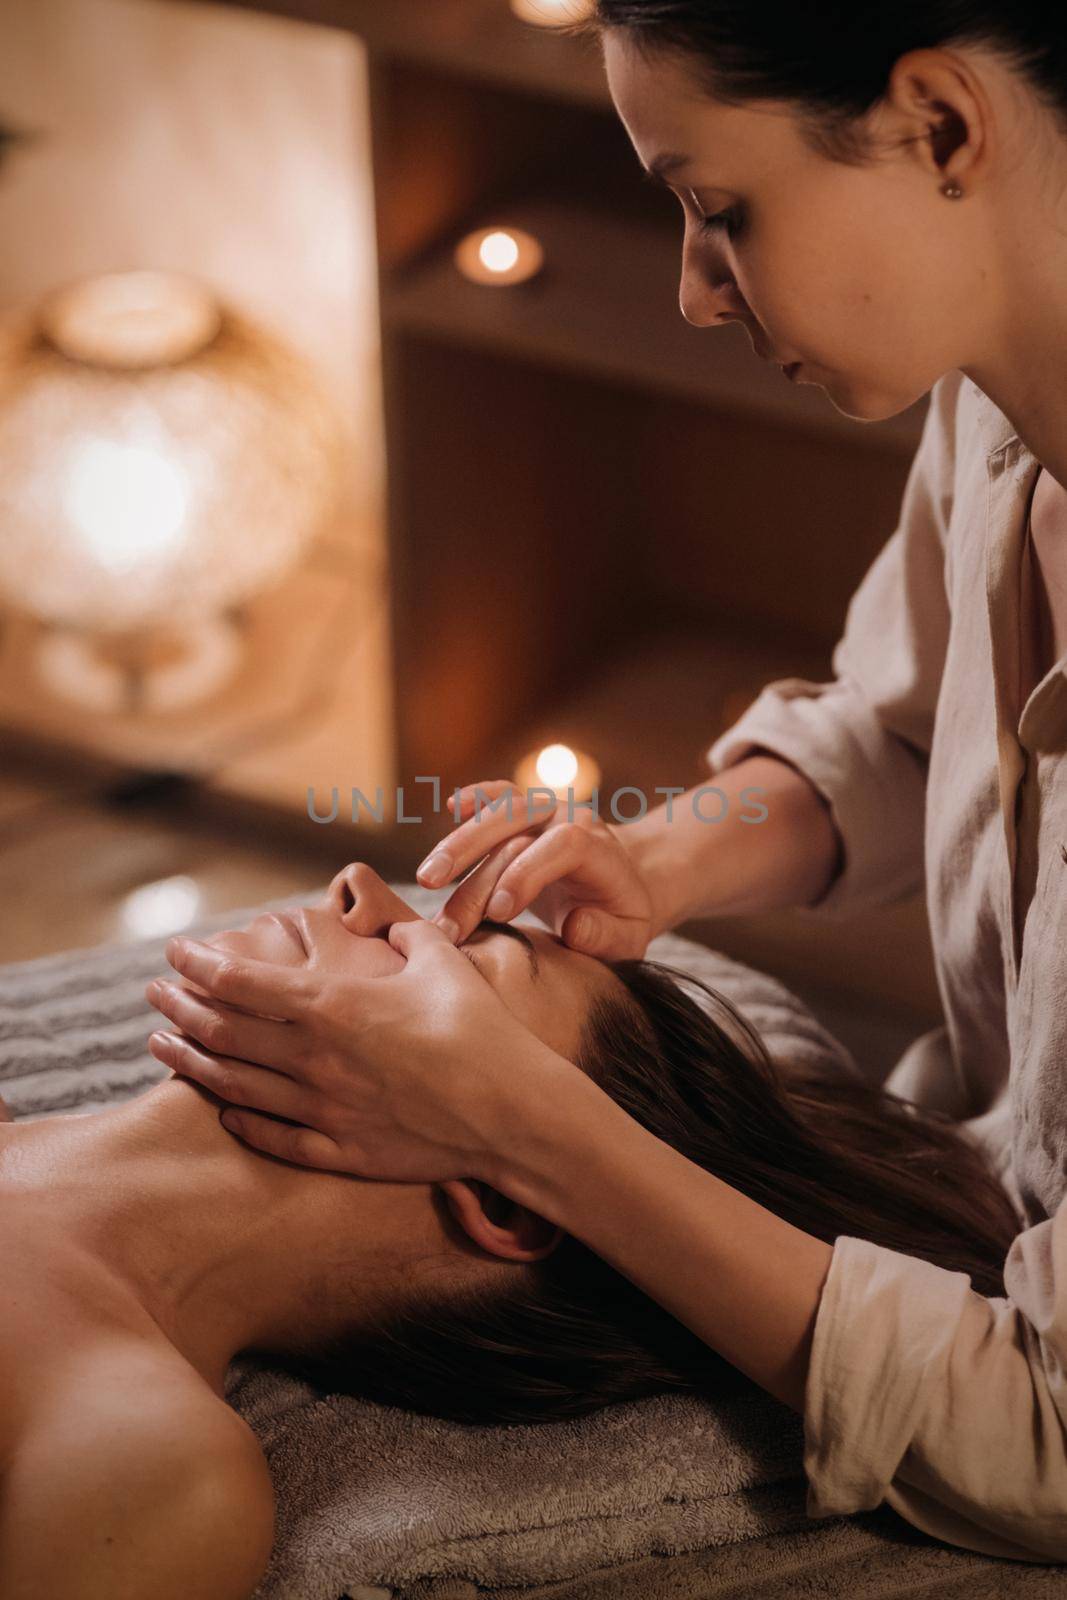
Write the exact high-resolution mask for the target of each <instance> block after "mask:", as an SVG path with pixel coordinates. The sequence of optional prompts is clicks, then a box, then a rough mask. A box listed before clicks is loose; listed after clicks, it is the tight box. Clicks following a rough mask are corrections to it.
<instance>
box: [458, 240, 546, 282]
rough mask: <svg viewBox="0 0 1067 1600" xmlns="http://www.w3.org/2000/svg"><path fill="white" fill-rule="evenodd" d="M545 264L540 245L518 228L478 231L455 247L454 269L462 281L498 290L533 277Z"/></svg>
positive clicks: (543, 253)
mask: <svg viewBox="0 0 1067 1600" xmlns="http://www.w3.org/2000/svg"><path fill="white" fill-rule="evenodd" d="M544 260H545V252H544V251H543V250H542V248H541V246H540V244H539V243H538V242H537V240H536V239H535V238H534V237H533V235H532V234H530V233H524V232H523V231H522V229H521V228H479V229H478V231H477V232H476V233H468V235H467V237H466V238H465V239H461V240H460V242H459V244H458V245H457V246H456V266H457V267H458V268H459V270H460V272H462V274H463V276H464V277H465V278H469V279H470V280H471V282H472V283H487V284H494V285H497V286H499V287H501V288H504V287H507V286H509V285H510V284H514V283H525V282H526V281H527V279H528V278H533V277H536V275H537V273H539V272H540V270H541V268H542V266H543V265H544Z"/></svg>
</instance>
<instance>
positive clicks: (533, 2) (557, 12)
mask: <svg viewBox="0 0 1067 1600" xmlns="http://www.w3.org/2000/svg"><path fill="white" fill-rule="evenodd" d="M511 9H512V11H514V13H515V15H516V16H517V17H519V18H521V20H522V21H523V22H532V23H533V24H534V26H535V27H538V28H561V27H563V26H564V25H565V24H566V23H568V22H584V21H585V19H586V17H591V16H592V14H593V12H594V11H595V10H596V0H511Z"/></svg>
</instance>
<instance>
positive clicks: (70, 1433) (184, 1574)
mask: <svg viewBox="0 0 1067 1600" xmlns="http://www.w3.org/2000/svg"><path fill="white" fill-rule="evenodd" d="M15 1139H16V1134H15V1130H14V1129H11V1128H6V1127H5V1128H3V1129H2V1130H0V1168H3V1167H4V1165H5V1162H4V1160H3V1158H4V1157H5V1156H6V1158H7V1171H8V1181H7V1182H5V1181H4V1179H3V1176H2V1173H0V1262H3V1270H2V1272H0V1594H2V1595H3V1597H4V1600H43V1597H44V1596H52V1595H56V1596H58V1595H62V1596H63V1597H64V1600H135V1597H136V1600H145V1597H147V1596H149V1595H151V1596H152V1600H172V1597H173V1600H191V1597H192V1596H194V1595H195V1596H196V1597H197V1600H247V1597H248V1596H249V1595H250V1594H251V1593H252V1591H253V1589H254V1588H255V1587H256V1584H257V1583H258V1581H259V1579H260V1577H261V1575H262V1573H263V1570H264V1568H265V1567H266V1564H267V1560H268V1558H269V1555H270V1548H271V1542H272V1538H273V1515H274V1502H273V1494H272V1492H271V1486H270V1478H269V1474H268V1472H267V1465H266V1461H265V1460H264V1457H263V1453H262V1451H261V1450H260V1448H259V1445H258V1444H257V1442H256V1439H255V1436H254V1435H253V1434H252V1432H251V1430H250V1429H249V1428H248V1426H247V1425H246V1424H245V1423H244V1422H243V1421H242V1420H241V1418H240V1417H238V1416H237V1414H236V1412H234V1411H232V1410H231V1409H230V1407H229V1406H227V1405H226V1403H225V1401H224V1400H222V1399H221V1398H220V1397H219V1396H218V1395H217V1394H216V1393H215V1392H214V1391H213V1390H212V1389H211V1388H210V1387H209V1386H208V1384H207V1383H205V1382H204V1380H203V1378H201V1377H200V1375H199V1374H198V1373H197V1372H196V1371H194V1369H193V1368H192V1367H190V1366H189V1364H188V1363H187V1362H186V1361H185V1360H184V1359H183V1358H182V1357H181V1355H180V1354H179V1353H178V1351H177V1350H175V1348H174V1346H173V1344H171V1342H170V1341H169V1340H168V1339H167V1338H166V1337H165V1336H164V1335H163V1333H162V1331H161V1330H160V1329H158V1327H156V1325H155V1324H154V1323H153V1322H152V1321H151V1319H150V1318H148V1317H147V1316H146V1315H145V1314H144V1313H143V1309H142V1308H139V1307H137V1306H131V1304H130V1303H129V1301H128V1297H127V1298H126V1299H124V1298H123V1297H122V1295H121V1294H119V1293H118V1291H117V1290H116V1289H115V1287H114V1286H113V1285H112V1284H111V1282H110V1281H109V1280H108V1278H107V1276H106V1274H103V1273H101V1272H100V1271H99V1270H98V1268H96V1267H95V1266H94V1264H93V1262H92V1261H91V1259H90V1260H87V1259H86V1258H85V1255H84V1252H82V1251H80V1250H79V1249H77V1248H75V1247H74V1246H73V1245H72V1244H71V1242H70V1239H69V1230H68V1229H67V1228H66V1227H65V1226H64V1225H63V1223H64V1216H65V1213H64V1210H63V1207H62V1205H59V1206H58V1207H57V1208H56V1211H55V1214H54V1215H53V1214H52V1210H51V1209H50V1208H49V1206H48V1205H47V1204H46V1203H42V1200H41V1197H40V1195H39V1194H35V1195H32V1196H31V1197H29V1198H25V1197H22V1196H20V1195H19V1194H17V1193H16V1192H14V1188H13V1186H12V1185H11V1183H10V1175H11V1173H12V1171H14V1170H15V1164H16V1163H17V1159H18V1157H19V1154H20V1152H19V1151H18V1150H17V1149H16V1147H15V1142H14V1141H15Z"/></svg>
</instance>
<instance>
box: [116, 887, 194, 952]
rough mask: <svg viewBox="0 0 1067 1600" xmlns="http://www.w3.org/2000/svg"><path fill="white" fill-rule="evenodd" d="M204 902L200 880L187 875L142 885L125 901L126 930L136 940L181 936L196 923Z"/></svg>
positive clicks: (124, 921)
mask: <svg viewBox="0 0 1067 1600" xmlns="http://www.w3.org/2000/svg"><path fill="white" fill-rule="evenodd" d="M200 899H201V897H200V888H199V885H198V884H197V882H196V879H195V878H190V877H188V876H187V875H186V874H185V873H180V874H177V875H176V876H174V877H173V878H157V879H156V880H155V881H154V882H152V883H142V884H141V886H140V888H138V889H132V890H131V891H130V893H129V894H128V895H127V896H126V898H125V899H124V900H123V902H122V907H121V913H120V916H121V921H122V927H123V931H124V932H125V933H128V934H129V935H130V937H131V938H134V939H159V938H162V937H163V935H164V934H168V933H180V932H181V930H182V929H183V928H187V927H188V926H189V925H190V923H192V922H194V921H195V920H196V917H197V915H198V913H199V912H200V910H201V904H200Z"/></svg>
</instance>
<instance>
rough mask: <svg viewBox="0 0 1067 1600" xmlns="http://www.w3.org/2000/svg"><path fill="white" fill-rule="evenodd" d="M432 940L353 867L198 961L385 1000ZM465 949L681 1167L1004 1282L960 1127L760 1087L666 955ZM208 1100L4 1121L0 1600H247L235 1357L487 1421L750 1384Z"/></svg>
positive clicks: (484, 1202)
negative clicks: (663, 959)
mask: <svg viewBox="0 0 1067 1600" xmlns="http://www.w3.org/2000/svg"><path fill="white" fill-rule="evenodd" d="M421 920H422V919H421V918H419V917H418V916H417V914H416V913H415V912H413V911H412V910H411V908H410V907H409V906H408V905H406V904H405V902H404V901H403V900H401V899H399V898H398V897H397V896H396V895H395V894H393V893H392V891H391V890H390V889H389V888H388V887H387V886H386V885H385V884H384V883H382V882H381V880H380V879H378V878H377V877H376V875H375V874H373V873H371V872H370V871H369V869H366V868H355V869H347V870H346V871H345V872H344V873H342V874H341V875H340V876H339V877H338V878H337V879H336V880H335V882H334V884H333V885H332V886H331V889H330V892H329V894H328V896H327V899H326V901H325V903H324V904H323V905H321V906H319V907H317V908H314V909H308V910H305V911H302V912H299V913H296V914H293V915H291V916H290V915H280V916H279V915H269V916H262V917H259V918H257V919H256V921H255V922H254V923H253V924H252V925H251V927H250V928H248V929H247V930H246V931H245V932H243V933H230V934H223V935H220V936H219V937H218V938H216V939H215V940H214V941H212V943H213V944H214V945H215V946H221V947H222V949H223V950H226V951H229V952H230V953H235V954H236V953H239V954H240V955H242V956H244V957H253V958H258V959H260V960H266V961H270V962H272V963H276V964H281V965H286V966H289V967H292V968H294V969H303V973H304V975H306V976H307V977H308V978H309V979H313V980H314V981H315V982H318V983H329V982H330V981H331V980H332V979H334V978H339V979H343V981H344V982H346V983H349V984H351V983H352V982H353V981H356V982H362V981H364V980H367V979H375V980H376V981H380V982H383V983H385V982H388V981H389V980H390V977H391V975H394V974H396V973H398V972H399V971H401V970H402V969H403V967H404V965H405V961H404V957H403V955H402V954H401V953H400V951H399V950H398V949H397V948H396V944H397V943H402V942H403V939H404V937H405V930H407V931H410V925H411V924H412V923H420V922H421ZM357 925H358V927H359V928H360V929H362V930H364V931H361V932H357V931H354V928H355V927H356V926H357ZM366 930H371V931H370V932H368V931H366ZM386 935H388V937H386ZM463 948H464V952H465V954H466V955H467V956H468V957H469V959H470V962H471V965H472V971H471V982H472V983H474V984H479V985H485V986H486V990H487V992H490V991H491V992H494V993H495V997H496V1002H497V1003H499V1001H500V1000H502V1001H503V1003H504V1005H505V1006H506V1007H507V1008H508V1009H509V1010H511V1011H512V1012H513V1013H514V1014H515V1016H516V1017H517V1018H519V1019H520V1020H521V1021H522V1022H523V1023H524V1024H525V1025H526V1026H527V1027H528V1028H529V1029H530V1030H531V1031H532V1032H533V1033H534V1034H535V1035H536V1036H537V1037H538V1038H539V1039H540V1040H542V1041H543V1042H544V1044H545V1045H547V1046H548V1047H549V1048H550V1049H552V1050H556V1051H560V1052H562V1053H563V1054H564V1055H565V1056H567V1057H568V1058H569V1059H571V1060H574V1061H577V1062H578V1063H579V1065H580V1066H581V1067H582V1069H583V1070H584V1071H585V1072H586V1073H588V1074H589V1075H590V1076H591V1077H592V1078H593V1079H594V1080H595V1081H596V1082H598V1083H599V1084H600V1085H602V1087H603V1088H604V1089H605V1090H607V1092H608V1094H610V1095H611V1096H612V1098H613V1099H615V1100H618V1101H619V1102H620V1103H621V1104H623V1105H625V1107H626V1109H627V1110H628V1112H629V1113H630V1114H631V1115H632V1116H633V1117H635V1118H637V1119H638V1120H639V1121H641V1122H642V1123H644V1124H645V1125H646V1126H647V1127H648V1128H650V1129H651V1130H652V1131H653V1132H654V1133H655V1134H656V1135H657V1136H658V1137H660V1138H662V1139H664V1140H665V1141H667V1142H668V1143H672V1144H676V1145H677V1147H678V1148H679V1149H681V1150H682V1151H683V1152H684V1153H685V1154H686V1155H687V1156H688V1157H689V1159H691V1160H695V1161H697V1162H699V1163H700V1164H701V1165H703V1166H705V1167H707V1168H708V1169H710V1170H713V1171H715V1172H716V1173H720V1174H722V1175H724V1176H726V1177H727V1178H728V1179H729V1181H730V1182H731V1183H732V1184H734V1185H736V1186H737V1187H738V1188H740V1189H742V1190H744V1191H745V1192H746V1193H748V1194H750V1195H752V1196H754V1197H756V1198H758V1199H765V1200H767V1201H768V1203H772V1204H773V1205H774V1207H775V1209H776V1210H777V1211H778V1213H779V1215H781V1216H783V1217H785V1218H787V1219H789V1220H790V1221H792V1222H794V1223H795V1224H796V1225H797V1226H798V1227H800V1228H803V1229H805V1230H808V1231H809V1232H812V1233H814V1234H816V1235H818V1236H819V1237H821V1238H824V1239H833V1238H834V1237H835V1236H836V1235H837V1234H839V1233H841V1232H845V1231H847V1232H849V1233H858V1234H860V1235H862V1236H864V1237H869V1238H872V1239H874V1240H877V1241H880V1242H882V1243H884V1244H886V1245H889V1246H891V1247H893V1248H896V1249H900V1250H904V1251H911V1252H913V1253H914V1254H916V1255H919V1256H923V1257H926V1258H927V1259H929V1260H931V1261H934V1262H937V1263H939V1264H942V1265H945V1266H951V1267H956V1268H961V1269H963V1270H965V1271H967V1272H969V1273H971V1274H972V1277H973V1281H974V1282H975V1285H976V1286H977V1287H978V1288H979V1289H980V1290H981V1291H982V1292H983V1293H994V1294H995V1293H1000V1292H1001V1291H1002V1282H1001V1278H1000V1273H999V1264H1000V1263H1001V1262H1002V1261H1003V1258H1004V1254H1005V1252H1006V1249H1007V1246H1008V1244H1009V1242H1010V1240H1011V1238H1012V1236H1013V1234H1014V1232H1015V1228H1016V1223H1015V1218H1014V1216H1013V1213H1012V1209H1011V1206H1010V1204H1009V1202H1008V1201H1007V1199H1006V1198H1005V1196H1004V1195H1003V1194H1002V1192H1001V1190H1000V1189H999V1186H998V1185H997V1183H996V1182H995V1181H994V1179H993V1178H992V1177H991V1176H990V1175H989V1174H988V1173H987V1171H986V1170H985V1168H984V1166H983V1163H982V1159H981V1157H980V1156H979V1154H978V1153H977V1151H976V1150H975V1149H974V1148H972V1147H971V1146H970V1145H968V1144H965V1143H964V1142H963V1141H962V1140H960V1139H959V1137H958V1136H957V1135H956V1134H955V1133H953V1132H952V1131H951V1130H950V1129H949V1127H948V1126H947V1125H942V1124H941V1123H939V1122H937V1121H935V1120H934V1119H932V1118H931V1117H920V1116H914V1115H913V1114H912V1113H911V1112H910V1111H908V1110H906V1109H905V1108H904V1106H903V1104H902V1103H901V1102H895V1101H891V1100H890V1099H889V1098H888V1097H887V1096H885V1095H884V1094H882V1093H881V1092H880V1091H877V1090H874V1089H870V1088H867V1087H866V1086H865V1085H864V1084H863V1083H862V1082H860V1081H859V1079H855V1080H851V1079H850V1080H844V1081H842V1080H839V1079H835V1080H834V1081H833V1082H830V1081H819V1080H817V1079H813V1078H811V1076H810V1075H807V1076H805V1075H802V1074H800V1073H799V1072H797V1071H796V1070H793V1071H788V1070H786V1069H784V1068H783V1069H781V1070H779V1069H778V1068H776V1067H772V1065H771V1063H770V1062H769V1061H768V1060H767V1058H766V1056H765V1054H764V1052H763V1050H762V1047H761V1045H760V1043H759V1040H758V1039H757V1038H756V1037H755V1036H754V1035H753V1034H751V1032H750V1031H749V1030H748V1029H747V1027H746V1025H745V1024H744V1023H743V1022H742V1021H741V1020H740V1019H739V1018H738V1017H737V1015H736V1013H734V1012H733V1011H732V1010H731V1009H730V1007H729V1006H728V1005H727V1004H726V1003H725V1002H718V1001H717V998H716V997H713V996H710V992H709V994H706V995H705V997H704V998H705V1001H708V1000H709V999H710V1001H711V1004H712V1009H713V1010H715V1011H716V1013H717V1019H716V1020H712V1018H711V1017H709V1015H708V1014H707V1012H706V1011H705V1010H703V1009H701V1008H700V1007H699V1006H698V1005H697V1004H696V1003H695V1001H694V1000H693V999H692V998H691V997H690V996H688V995H687V994H686V993H685V992H684V991H683V989H682V987H681V986H680V984H679V982H678V981H676V979H675V977H673V976H671V975H670V974H669V973H668V971H667V969H665V968H657V967H656V966H655V964H653V963H648V962H640V961H620V962H616V963H612V964H605V963H602V962H600V961H598V960H595V959H594V958H592V957H590V956H586V955H582V954H580V953H577V952H575V951H572V950H569V949H568V948H567V947H566V946H565V945H564V944H562V943H561V942H560V941H559V940H558V939H556V938H555V937H554V936H553V935H550V934H548V933H546V932H542V931H540V930H538V929H533V930H532V931H530V932H529V933H527V932H525V931H524V930H522V929H519V928H517V927H513V926H503V927H501V926H497V925H494V924H483V925H482V926H481V927H480V928H479V929H478V930H477V931H476V932H475V933H474V934H473V935H472V936H471V937H470V938H469V939H468V940H467V941H466V942H465V944H464V946H463ZM683 981H684V982H685V983H693V981H694V980H691V979H684V980H683ZM186 1000H187V1001H188V1003H189V1004H190V1005H196V1004H198V1003H199V1002H198V1001H197V1000H196V998H195V997H194V996H193V995H192V994H191V992H189V991H187V992H186ZM439 1020H440V1023H441V1025H442V1026H446V1027H447V1025H448V1018H447V1017H443V1018H441V1019H439ZM157 1048H158V1046H157ZM218 1107H219V1101H218V1100H217V1099H215V1097H214V1096H213V1095H211V1094H209V1093H208V1092H207V1091H205V1090H204V1089H203V1088H201V1087H199V1086H198V1085H196V1084H193V1083H191V1082H189V1081H187V1080H185V1079H183V1078H181V1077H174V1078H171V1079H169V1080H168V1081H166V1082H164V1083H162V1084H160V1085H159V1086H158V1087H156V1088H155V1089H153V1090H152V1091H151V1092H149V1093H148V1094H146V1095H143V1096H142V1097H140V1098H139V1099H137V1100H134V1101H132V1102H130V1103H129V1104H127V1105H124V1106H122V1107H120V1108H118V1109H115V1110H112V1111H108V1112H105V1113H102V1114H100V1115H95V1116H92V1117H69V1118H57V1119H49V1120H45V1121H40V1122H34V1123H28V1124H22V1125H15V1124H10V1123H9V1124H7V1125H5V1126H3V1127H0V1260H2V1261H3V1291H2V1301H3V1307H2V1312H0V1463H2V1466H0V1592H2V1593H3V1595H4V1600H45V1597H49V1600H51V1597H53V1596H59V1595H62V1596H63V1597H64V1600H146V1597H148V1596H151V1597H152V1600H171V1597H173V1600H192V1597H194V1596H195V1597H196V1600H223V1597H225V1600H229V1597H234V1600H237V1597H242V1600H243V1597H245V1596H247V1595H249V1594H250V1593H251V1591H252V1590H253V1588H254V1587H255V1586H256V1584H257V1582H258V1580H259V1578H260V1576H261V1574H262V1572H263V1570H264V1568H265V1566H266V1563H267V1559H268V1556H269V1553H270V1548H271V1539H272V1493H271V1483H270V1478H269V1476H268V1472H267V1466H266V1462H265V1459H264V1456H263V1454H262V1452H261V1450H260V1448H259V1445H258V1443H257V1442H256V1439H255V1438H254V1436H253V1434H252V1433H251V1431H250V1430H249V1428H248V1427H247V1425H246V1424H245V1423H244V1422H243V1421H242V1420H241V1419H240V1418H239V1417H238V1416H237V1414H236V1413H235V1412H233V1411H232V1410H230V1408H229V1407H228V1406H227V1405H226V1404H225V1402H224V1399H223V1395H224V1381H225V1377H226V1370H227V1366H228V1364H229V1363H230V1361H231V1360H232V1358H233V1357H234V1356H236V1355H237V1354H238V1353H239V1352H252V1351H255V1352H260V1353H264V1354H268V1355H270V1356H271V1357H272V1358H274V1359H276V1360H279V1361H281V1362H283V1363H284V1362H286V1361H288V1362H292V1363H296V1364H297V1365H298V1366H299V1367H300V1368H301V1369H302V1370H303V1371H305V1372H306V1373H307V1374H308V1375H309V1376H312V1377H313V1378H317V1379H318V1380H319V1381H321V1382H322V1383H323V1385H324V1386H327V1387H329V1386H332V1387H334V1388H335V1389H340V1388H347V1389H350V1390H352V1391H354V1392H359V1393H367V1392H369V1393H371V1394H373V1395H374V1396H376V1397H377V1398H379V1399H384V1400H391V1401H395V1402H397V1403H400V1404H408V1405H411V1406H413V1407H415V1408H417V1409H423V1410H429V1411H436V1412H438V1413H441V1414H444V1415H450V1416H453V1417H459V1418H461V1419H464V1420H469V1421H481V1422H492V1421H497V1422H499V1421H522V1420H527V1421H534V1420H546V1419H553V1418H559V1417H565V1416H573V1415H577V1414H580V1413H581V1412H583V1411H587V1410H589V1409H591V1408H593V1407H595V1406H598V1405H602V1404H605V1403H607V1402H610V1401H614V1400H621V1399H627V1398H631V1397H634V1396H638V1395H641V1394H645V1393H649V1392H652V1391H656V1390H660V1389H670V1388H689V1387H698V1388H701V1389H704V1390H707V1391H709V1392H721V1391H722V1389H723V1388H724V1387H725V1386H729V1385H733V1384H736V1383H739V1382H742V1381H744V1380H741V1379H740V1376H739V1375H738V1374H737V1373H736V1372H735V1371H734V1370H733V1369H731V1368H729V1367H728V1366H727V1365H726V1364H725V1363H723V1362H721V1361H718V1360H717V1358H715V1357H713V1356H712V1355H711V1354H710V1352H709V1351H708V1350H707V1348H706V1346H704V1345H703V1344H702V1343H701V1342H700V1341H699V1340H698V1339H696V1337H695V1336H694V1335H692V1334H690V1333H688V1332H687V1331H686V1330H685V1329H684V1328H682V1326H681V1325H680V1324H678V1323H676V1322H674V1321H673V1319H672V1318H670V1317H669V1316H668V1315H667V1314H666V1313H665V1312H663V1311H661V1310H659V1309H658V1308H657V1307H656V1306H655V1305H654V1304H653V1303H652V1302H651V1301H650V1300H648V1299H646V1298H645V1296H643V1295H642V1294H641V1293H639V1292H638V1291H637V1290H636V1289H634V1288H633V1287H632V1286H631V1285H630V1284H629V1283H628V1282H627V1281H626V1280H625V1279H623V1278H621V1277H620V1276H618V1275H617V1274H616V1273H614V1272H613V1271H612V1270H611V1269H610V1268H609V1267H607V1266H606V1265H604V1264H603V1263H602V1262H600V1261H599V1260H597V1259H596V1258H595V1257H593V1256H592V1255H591V1254H590V1253H589V1252H588V1251H587V1250H586V1249H585V1247H584V1246H582V1245H581V1244H579V1243H578V1242H577V1241H576V1240H574V1239H571V1238H567V1237H561V1235H560V1231H559V1230H558V1229H557V1228H556V1227H554V1226H552V1225H551V1224H549V1223H546V1222H545V1221H544V1220H543V1219H542V1218H540V1217H538V1216H537V1215H535V1214H533V1213H532V1212H531V1211H529V1210H527V1209H525V1208H524V1207H523V1206H521V1205H519V1204H514V1203H512V1202H511V1201H508V1200H505V1199H504V1197H503V1196H502V1195H499V1194H496V1193H494V1192H493V1191H491V1190H490V1189H489V1188H487V1186H486V1185H485V1184H484V1183H474V1182H466V1181H448V1182H445V1183H442V1184H440V1185H439V1186H430V1185H428V1184H422V1183H414V1182H411V1183H384V1182H371V1181H364V1180H360V1179H356V1178H351V1177H342V1176H336V1175H330V1174H325V1173H319V1172H315V1171H308V1170H307V1169H305V1168H303V1167H298V1166H294V1165H290V1164H289V1163H287V1162H284V1161H279V1160H277V1159H275V1158H273V1157H271V1156H266V1155H262V1154H259V1153H257V1152H255V1151H253V1150H250V1149H249V1148H248V1147H247V1146H246V1145H244V1144H242V1143H241V1142H240V1141H239V1140H237V1139H235V1138H233V1137H231V1136H230V1135H229V1134H228V1133H227V1132H226V1131H225V1129H224V1128H223V1127H222V1126H221V1125H220V1121H219V1116H218Z"/></svg>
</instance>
